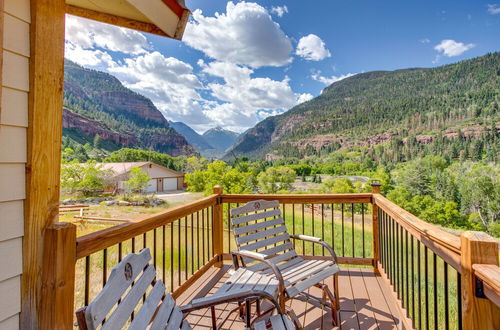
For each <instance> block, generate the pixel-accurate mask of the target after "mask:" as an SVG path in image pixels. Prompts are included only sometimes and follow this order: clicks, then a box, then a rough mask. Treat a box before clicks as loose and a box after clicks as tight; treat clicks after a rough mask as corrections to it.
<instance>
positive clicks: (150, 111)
mask: <svg viewBox="0 0 500 330" xmlns="http://www.w3.org/2000/svg"><path fill="white" fill-rule="evenodd" d="M64 70H65V74H64V104H63V107H64V110H63V136H65V137H66V138H69V139H71V140H73V141H76V142H77V143H79V144H85V143H87V142H89V143H91V144H92V142H93V141H94V139H95V136H96V135H99V138H100V140H101V145H102V147H103V148H104V149H107V151H113V150H116V149H119V148H122V147H134V148H141V149H145V150H154V151H158V152H164V153H168V154H170V155H172V156H178V155H192V154H194V153H195V149H194V148H193V147H192V146H191V145H190V144H189V143H188V142H187V141H186V139H185V138H184V136H182V135H181V134H179V133H177V132H176V131H175V130H174V129H173V128H171V127H170V125H169V123H168V121H167V120H166V119H165V117H164V116H163V115H162V113H161V112H160V111H159V110H158V109H157V108H156V107H155V106H154V104H153V102H151V100H150V99H148V98H146V97H144V96H142V95H140V94H138V93H135V92H133V91H132V90H130V89H128V88H126V87H125V86H123V85H122V83H121V82H120V81H119V80H118V79H117V78H116V77H114V76H112V75H110V74H107V73H104V72H100V71H95V70H90V69H86V68H83V67H81V66H79V65H78V64H76V63H74V62H71V61H69V60H65V62H64Z"/></svg>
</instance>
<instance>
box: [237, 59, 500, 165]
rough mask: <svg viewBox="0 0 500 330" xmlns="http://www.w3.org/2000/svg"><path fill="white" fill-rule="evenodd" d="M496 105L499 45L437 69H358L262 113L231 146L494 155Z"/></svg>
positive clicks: (378, 155) (300, 153)
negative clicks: (276, 111)
mask: <svg viewBox="0 0 500 330" xmlns="http://www.w3.org/2000/svg"><path fill="white" fill-rule="evenodd" d="M499 104H500V53H498V52H497V53H493V54H488V55H485V56H481V57H477V58H474V59H471V60H467V61H462V62H458V63H455V64H451V65H446V66H441V67H437V68H430V69H405V70H397V71H374V72H367V73H361V74H357V75H355V76H352V77H349V78H346V79H344V80H341V81H339V82H336V83H333V84H332V85H330V86H329V87H327V88H326V89H325V90H324V91H323V93H322V94H321V95H320V96H318V97H316V98H315V99H313V100H311V101H308V102H305V103H303V104H300V105H298V106H296V107H294V108H293V109H291V110H289V111H287V112H285V113H284V114H282V115H279V116H274V117H270V118H267V119H266V120H264V121H262V122H261V123H259V124H257V125H256V126H255V127H254V128H252V129H251V130H250V131H249V132H248V133H247V134H246V135H245V136H244V137H243V138H241V139H240V141H238V142H237V143H236V145H235V146H234V147H233V148H232V150H231V151H232V153H233V152H234V154H236V155H248V156H253V157H258V156H260V157H264V156H267V157H268V159H278V158H283V157H298V158H303V157H306V156H311V155H326V154H329V153H332V152H335V151H336V150H343V149H349V148H353V147H361V148H362V149H363V148H364V150H365V151H366V152H367V153H370V154H371V155H373V157H375V159H376V160H377V159H379V160H386V161H391V162H398V161H403V160H409V159H412V158H413V157H415V156H417V157H418V156H423V155H424V154H432V153H436V152H441V151H444V152H446V154H447V155H448V156H449V157H451V158H458V157H463V158H469V157H476V158H477V157H479V158H482V157H488V158H489V159H493V158H496V157H498V148H499V145H498V143H499V139H498V131H499V129H500V127H499V126H500V125H499V122H500V120H499V118H500V111H499V109H500V106H499ZM377 145H379V148H374V146H377ZM232 153H231V154H232ZM230 156H231V155H230V154H228V156H227V157H228V158H229V157H230Z"/></svg>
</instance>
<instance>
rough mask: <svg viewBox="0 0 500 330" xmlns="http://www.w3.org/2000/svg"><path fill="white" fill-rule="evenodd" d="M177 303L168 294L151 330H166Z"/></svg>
mask: <svg viewBox="0 0 500 330" xmlns="http://www.w3.org/2000/svg"><path fill="white" fill-rule="evenodd" d="M174 306H175V301H174V299H173V298H172V296H171V295H169V294H167V295H166V296H165V299H163V303H162V304H161V306H160V308H159V309H158V313H157V314H156V317H155V320H154V321H153V324H152V325H151V328H150V330H160V329H161V330H164V329H165V324H167V322H168V320H169V319H170V316H171V315H172V311H173V310H174Z"/></svg>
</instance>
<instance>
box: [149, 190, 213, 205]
mask: <svg viewBox="0 0 500 330" xmlns="http://www.w3.org/2000/svg"><path fill="white" fill-rule="evenodd" d="M156 197H158V198H160V199H163V200H164V201H167V202H168V203H169V204H177V203H180V204H184V203H189V202H192V201H195V200H197V199H200V198H202V197H203V193H194V192H187V191H184V190H176V191H172V192H168V193H159V194H156Z"/></svg>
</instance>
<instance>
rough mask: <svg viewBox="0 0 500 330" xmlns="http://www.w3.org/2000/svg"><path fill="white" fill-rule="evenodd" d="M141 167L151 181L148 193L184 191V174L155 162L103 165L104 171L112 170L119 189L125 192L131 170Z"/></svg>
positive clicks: (147, 189)
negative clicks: (125, 183)
mask: <svg viewBox="0 0 500 330" xmlns="http://www.w3.org/2000/svg"><path fill="white" fill-rule="evenodd" d="M133 167H140V168H141V169H142V170H143V171H144V172H146V173H147V174H148V175H149V177H150V178H151V180H150V181H149V183H148V187H147V188H146V192H148V193H162V192H169V191H175V190H182V189H184V173H182V172H179V171H175V170H172V169H170V168H167V167H165V166H162V165H158V164H156V163H153V162H129V163H103V164H102V169H103V170H111V171H113V172H114V173H115V175H114V177H113V179H114V180H116V181H117V183H118V189H119V190H124V189H125V185H124V182H125V181H127V180H128V179H129V175H130V169H131V168H133Z"/></svg>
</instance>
